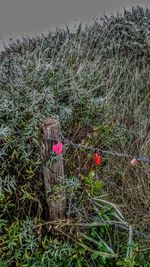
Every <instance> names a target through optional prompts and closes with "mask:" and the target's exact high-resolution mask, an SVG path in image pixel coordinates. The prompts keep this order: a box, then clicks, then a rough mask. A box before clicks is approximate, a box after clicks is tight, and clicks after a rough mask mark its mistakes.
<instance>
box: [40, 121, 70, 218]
mask: <svg viewBox="0 0 150 267" xmlns="http://www.w3.org/2000/svg"><path fill="white" fill-rule="evenodd" d="M57 140H58V141H59V140H60V123H59V118H58V117H51V118H47V119H45V120H44V121H43V123H42V127H41V141H42V142H41V143H42V144H41V145H42V150H41V153H42V157H43V160H44V162H43V171H44V183H45V189H46V195H47V203H48V207H49V217H50V218H49V219H50V220H51V221H56V220H59V219H64V218H65V208H66V196H65V190H64V166H63V156H62V154H60V155H55V154H54V152H52V145H53V144H54V143H57Z"/></svg>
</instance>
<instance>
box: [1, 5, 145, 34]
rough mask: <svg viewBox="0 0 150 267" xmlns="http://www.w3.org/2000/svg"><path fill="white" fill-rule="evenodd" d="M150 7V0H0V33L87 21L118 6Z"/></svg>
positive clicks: (110, 11) (29, 31)
mask: <svg viewBox="0 0 150 267" xmlns="http://www.w3.org/2000/svg"><path fill="white" fill-rule="evenodd" d="M132 5H142V6H147V7H150V0H147V1H146V0H143V1H140V0H130V1H129V0H84V1H83V0H40V1H39V0H0V36H1V37H7V36H8V35H10V34H12V36H17V35H19V36H20V35H22V34H34V33H38V32H45V31H48V30H49V29H54V28H55V27H57V26H63V25H66V24H67V25H71V24H74V23H75V21H82V22H83V23H84V22H88V21H90V20H91V19H93V18H94V17H96V16H98V15H99V14H101V13H103V12H104V11H106V13H114V12H115V11H117V10H121V9H122V7H130V6H132Z"/></svg>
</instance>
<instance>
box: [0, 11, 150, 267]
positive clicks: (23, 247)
mask: <svg viewBox="0 0 150 267" xmlns="http://www.w3.org/2000/svg"><path fill="white" fill-rule="evenodd" d="M149 23H150V10H149V9H143V8H141V7H136V8H132V10H131V11H127V10H124V12H123V14H118V15H117V16H110V17H106V16H103V17H101V18H100V19H97V20H95V21H94V22H93V23H92V24H91V25H84V26H83V25H81V24H80V25H79V26H78V27H77V28H76V29H75V31H74V32H70V31H69V29H68V28H67V29H66V30H56V32H52V33H51V32H50V33H49V34H48V35H46V36H45V35H43V36H42V37H36V38H32V39H28V38H27V39H25V38H24V39H23V40H18V41H17V42H16V43H13V42H12V43H10V44H9V45H5V51H4V52H1V55H0V66H1V67H0V68H1V70H0V71H1V72H0V77H1V78H0V83H1V87H0V88H1V89H0V111H1V116H0V146H1V150H0V160H1V169H0V209H1V215H0V225H1V228H0V229H1V230H0V234H1V246H0V255H1V260H0V266H22V267H25V266H40V267H42V266H77V267H79V266H93V267H94V266H117V265H118V266H145V267H148V266H150V258H149V241H150V239H149V220H150V217H149V198H150V194H149V189H150V188H149V177H150V172H149V165H148V164H142V163H139V164H138V165H137V166H136V168H133V167H132V166H130V162H129V161H128V160H127V159H123V158H118V157H112V156H108V155H107V156H106V155H102V158H103V161H102V165H101V166H100V167H99V168H95V167H94V166H93V164H92V154H91V153H89V152H88V153H87V151H84V150H78V149H75V148H73V147H71V146H69V147H68V146H65V147H64V165H65V174H66V183H65V188H66V192H67V212H66V220H65V221H62V222H49V221H48V206H47V203H46V196H45V189H44V184H43V172H42V159H41V156H40V153H39V151H40V140H39V134H40V124H41V121H42V120H43V119H44V118H45V117H50V116H52V115H57V114H59V117H60V122H61V130H62V134H63V135H64V136H65V137H66V138H68V139H69V140H71V141H73V142H75V143H80V142H82V143H83V144H87V145H90V146H97V147H100V148H102V149H106V150H111V151H117V152H119V153H128V154H133V155H145V156H146V157H149V151H150V134H149V133H150V105H149V101H150V90H149V85H150V84H149V68H150V67H149V63H150V55H149V51H150V50H149V34H150V32H149ZM112 203H115V204H112Z"/></svg>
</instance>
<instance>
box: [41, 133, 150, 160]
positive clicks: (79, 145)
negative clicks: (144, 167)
mask: <svg viewBox="0 0 150 267" xmlns="http://www.w3.org/2000/svg"><path fill="white" fill-rule="evenodd" d="M44 140H45V141H59V142H60V141H61V142H62V143H63V144H69V145H71V146H73V147H74V148H78V149H81V148H84V149H86V150H90V151H92V152H98V153H100V154H106V155H110V156H115V157H122V158H128V159H136V160H137V161H141V162H143V163H147V164H150V159H149V158H146V157H145V156H133V155H129V154H126V153H118V152H116V151H109V150H103V149H100V148H98V147H91V146H86V145H82V144H76V143H74V142H72V141H70V140H69V139H67V138H65V137H64V136H63V135H61V138H60V139H59V140H58V139H44Z"/></svg>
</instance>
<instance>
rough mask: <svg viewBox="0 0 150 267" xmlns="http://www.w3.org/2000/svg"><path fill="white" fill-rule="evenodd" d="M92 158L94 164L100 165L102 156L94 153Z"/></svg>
mask: <svg viewBox="0 0 150 267" xmlns="http://www.w3.org/2000/svg"><path fill="white" fill-rule="evenodd" d="M93 159H94V162H95V165H100V164H101V162H102V158H101V156H100V155H99V154H98V153H94V158H93Z"/></svg>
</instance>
